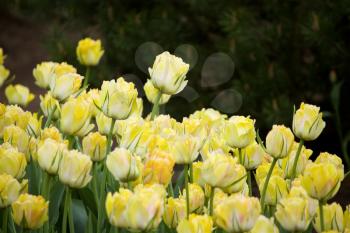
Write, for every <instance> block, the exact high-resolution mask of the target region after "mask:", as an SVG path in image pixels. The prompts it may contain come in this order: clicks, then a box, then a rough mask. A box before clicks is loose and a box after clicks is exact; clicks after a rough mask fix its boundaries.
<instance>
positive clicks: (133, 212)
mask: <svg viewBox="0 0 350 233" xmlns="http://www.w3.org/2000/svg"><path fill="white" fill-rule="evenodd" d="M165 194H166V192H165V189H164V187H163V186H161V185H156V184H154V185H151V186H137V187H136V188H135V191H134V195H132V196H131V197H130V199H129V201H128V206H127V209H126V216H127V222H128V225H129V228H130V230H131V231H143V232H144V231H151V230H154V229H156V228H157V227H158V225H159V224H160V222H161V220H162V216H163V213H164V199H165Z"/></svg>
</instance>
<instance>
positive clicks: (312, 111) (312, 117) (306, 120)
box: [293, 103, 326, 141]
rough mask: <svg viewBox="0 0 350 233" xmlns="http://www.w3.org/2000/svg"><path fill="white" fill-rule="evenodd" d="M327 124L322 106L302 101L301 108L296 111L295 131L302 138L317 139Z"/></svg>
mask: <svg viewBox="0 0 350 233" xmlns="http://www.w3.org/2000/svg"><path fill="white" fill-rule="evenodd" d="M325 126H326V123H325V122H324V121H323V120H322V113H320V108H319V107H317V106H315V105H311V104H305V103H301V105H300V108H299V109H298V110H297V111H296V112H295V113H294V117H293V132H294V133H295V135H296V136H297V137H298V138H300V139H303V140H305V141H312V140H315V139H316V138H318V136H320V134H321V132H322V130H323V129H324V127H325Z"/></svg>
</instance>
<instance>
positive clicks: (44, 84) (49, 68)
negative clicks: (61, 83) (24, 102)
mask: <svg viewBox="0 0 350 233" xmlns="http://www.w3.org/2000/svg"><path fill="white" fill-rule="evenodd" d="M57 65H58V63H56V62H51V61H49V62H42V63H40V64H38V65H36V67H35V68H34V69H33V76H34V78H35V84H36V85H37V86H39V87H41V88H45V89H46V88H48V87H49V85H50V82H51V79H52V78H53V77H54V75H55V67H56V66H57Z"/></svg>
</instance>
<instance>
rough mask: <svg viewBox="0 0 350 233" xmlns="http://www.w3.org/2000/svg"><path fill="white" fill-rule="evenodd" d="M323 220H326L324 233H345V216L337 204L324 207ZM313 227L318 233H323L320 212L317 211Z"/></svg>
mask: <svg viewBox="0 0 350 233" xmlns="http://www.w3.org/2000/svg"><path fill="white" fill-rule="evenodd" d="M323 220H324V231H330V230H335V231H338V232H343V230H344V216H343V209H342V207H341V206H340V205H339V204H337V203H332V204H327V205H324V206H323ZM313 226H314V228H315V230H316V231H317V233H321V232H323V231H321V221H320V210H319V209H317V213H316V217H315V220H314V221H313Z"/></svg>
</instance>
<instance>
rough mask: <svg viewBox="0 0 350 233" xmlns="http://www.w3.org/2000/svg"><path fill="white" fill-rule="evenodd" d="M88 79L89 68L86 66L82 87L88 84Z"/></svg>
mask: <svg viewBox="0 0 350 233" xmlns="http://www.w3.org/2000/svg"><path fill="white" fill-rule="evenodd" d="M89 78H90V66H87V67H86V73H85V78H84V84H83V87H86V86H87V85H88V84H89Z"/></svg>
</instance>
